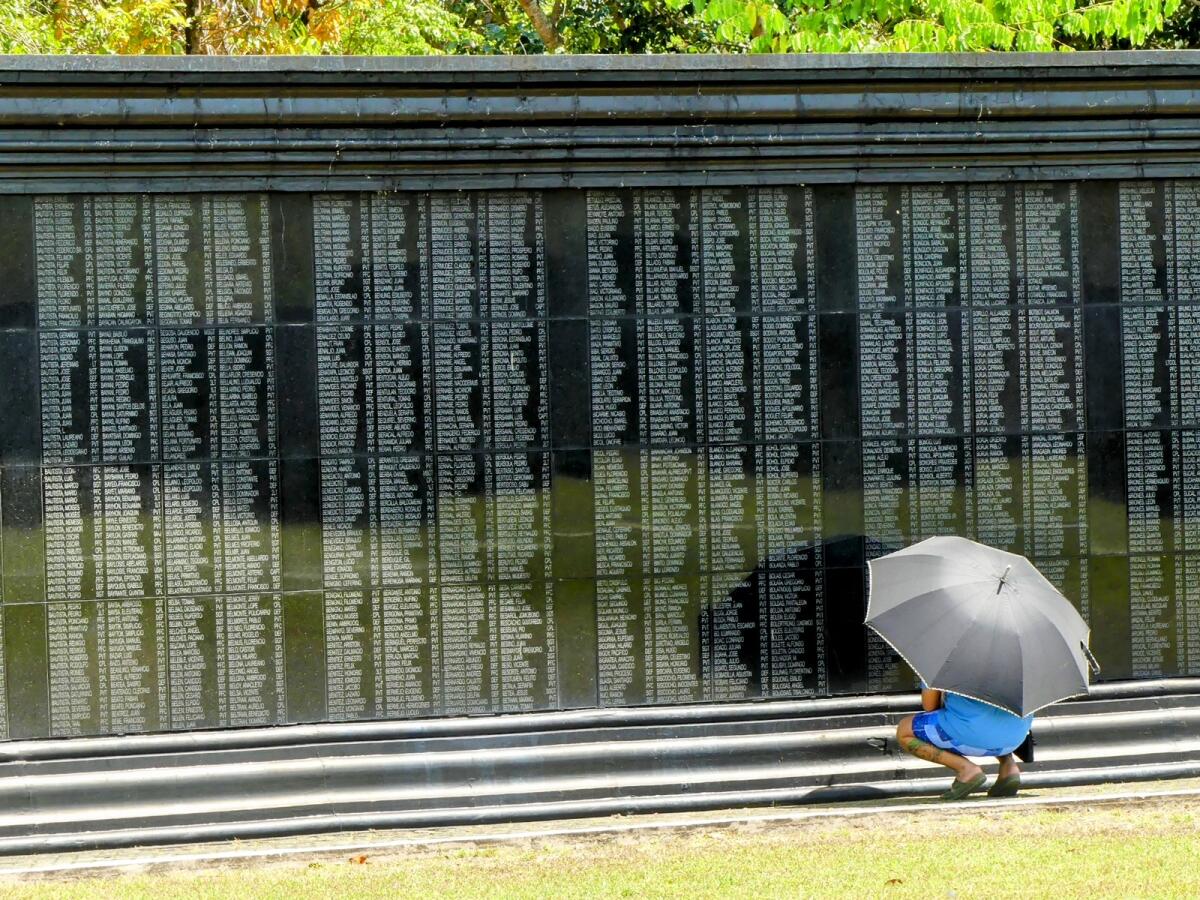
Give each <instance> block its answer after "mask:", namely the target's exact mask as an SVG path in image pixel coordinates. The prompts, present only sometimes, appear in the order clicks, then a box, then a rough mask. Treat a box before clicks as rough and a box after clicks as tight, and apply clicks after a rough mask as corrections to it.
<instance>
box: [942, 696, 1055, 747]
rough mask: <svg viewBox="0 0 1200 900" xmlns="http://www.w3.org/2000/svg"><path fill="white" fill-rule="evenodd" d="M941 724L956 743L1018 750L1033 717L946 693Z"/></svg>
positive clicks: (943, 697)
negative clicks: (1015, 748)
mask: <svg viewBox="0 0 1200 900" xmlns="http://www.w3.org/2000/svg"><path fill="white" fill-rule="evenodd" d="M938 721H939V723H940V724H941V726H942V729H943V730H944V731H945V732H946V734H948V735H950V737H951V738H953V739H954V741H955V743H959V744H963V745H966V746H970V747H1015V746H1017V745H1018V744H1020V743H1021V742H1022V741H1023V740H1025V735H1027V734H1029V727H1030V726H1031V725H1032V724H1033V716H1025V717H1024V718H1022V717H1021V716H1017V715H1014V714H1013V713H1010V712H1009V711H1008V710H1006V709H1000V708H999V707H998V706H989V705H988V704H986V703H981V702H979V701H978V700H972V699H970V698H969V697H960V696H959V695H958V694H951V693H946V692H943V693H942V709H941V715H940V716H939V717H938Z"/></svg>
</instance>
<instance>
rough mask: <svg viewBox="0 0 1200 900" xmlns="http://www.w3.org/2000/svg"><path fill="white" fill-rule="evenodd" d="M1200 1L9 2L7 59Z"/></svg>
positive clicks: (1134, 28) (667, 46)
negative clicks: (27, 55) (10, 56)
mask: <svg viewBox="0 0 1200 900" xmlns="http://www.w3.org/2000/svg"><path fill="white" fill-rule="evenodd" d="M1198 26H1200V0H0V53H110V54H117V53H121V54H154V53H230V54H247V53H263V54H319V53H325V54H362V55H403V54H431V53H544V52H568V53H664V52H679V53H688V52H691V53H711V52H731V53H806V52H845V51H883V50H894V51H973V50H1070V49H1106V48H1129V47H1143V46H1172V45H1174V46H1178V45H1186V44H1188V43H1193V42H1194V40H1195V39H1196V38H1197V36H1200V27H1198Z"/></svg>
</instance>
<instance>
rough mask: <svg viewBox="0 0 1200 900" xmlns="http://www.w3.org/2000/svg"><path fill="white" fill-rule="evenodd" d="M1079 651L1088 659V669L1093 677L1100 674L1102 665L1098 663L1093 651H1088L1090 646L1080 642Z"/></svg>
mask: <svg viewBox="0 0 1200 900" xmlns="http://www.w3.org/2000/svg"><path fill="white" fill-rule="evenodd" d="M1079 649H1081V650H1082V651H1083V655H1084V656H1085V657H1087V663H1088V667H1089V668H1090V669H1091V670H1092V674H1093V675H1099V674H1100V663H1098V662H1096V657H1095V656H1093V655H1092V651H1091V650H1089V649H1088V645H1087V644H1085V643H1084V642H1083V641H1080V642H1079Z"/></svg>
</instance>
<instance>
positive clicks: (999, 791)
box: [988, 772, 1021, 797]
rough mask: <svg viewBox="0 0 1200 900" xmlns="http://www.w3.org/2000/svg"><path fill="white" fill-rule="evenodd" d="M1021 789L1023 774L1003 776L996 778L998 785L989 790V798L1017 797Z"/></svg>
mask: <svg viewBox="0 0 1200 900" xmlns="http://www.w3.org/2000/svg"><path fill="white" fill-rule="evenodd" d="M1020 789H1021V773H1020V772H1016V773H1014V774H1012V775H1002V776H999V777H997V778H996V783H995V784H993V785H992V786H991V787H990V788H989V789H988V796H989V797H1015V796H1017V791H1019V790H1020Z"/></svg>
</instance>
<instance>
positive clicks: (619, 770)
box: [0, 679, 1200, 854]
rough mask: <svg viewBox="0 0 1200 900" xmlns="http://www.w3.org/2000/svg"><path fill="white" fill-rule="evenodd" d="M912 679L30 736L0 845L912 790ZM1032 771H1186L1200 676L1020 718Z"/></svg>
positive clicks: (13, 781)
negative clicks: (508, 711)
mask: <svg viewBox="0 0 1200 900" xmlns="http://www.w3.org/2000/svg"><path fill="white" fill-rule="evenodd" d="M915 706H916V698H915V697H914V696H912V695H902V696H887V697H879V696H875V697H854V698H838V699H831V700H810V701H791V702H783V703H775V702H772V703H749V704H732V705H729V706H691V707H668V708H660V709H625V710H604V711H595V710H589V711H581V712H576V713H546V714H530V715H513V716H491V717H485V718H479V719H453V720H440V721H428V722H387V723H363V724H355V725H309V726H291V727H282V728H274V729H251V730H245V731H232V732H201V733H196V734H189V735H151V736H141V737H131V738H97V739H91V740H87V739H85V740H74V741H70V742H64V741H31V742H24V743H21V744H11V745H8V747H7V750H8V751H9V752H8V755H7V761H5V762H3V763H0V810H3V812H2V813H0V853H5V854H20V853H32V852H42V851H62V850H68V849H85V848H115V847H130V846H138V845H143V844H168V843H186V842H193V841H204V840H225V839H231V838H251V837H267V836H275V835H299V834H318V833H324V832H336V831H345V830H361V829H371V828H396V827H408V828H416V827H431V826H442V825H461V824H467V823H483V822H518V821H533V820H539V819H559V818H573V817H590V816H598V815H610V814H617V813H621V814H630V813H647V812H668V811H679V810H711V809H722V808H733V807H747V806H770V805H793V804H816V803H831V802H845V801H857V800H871V799H888V798H896V797H908V796H929V795H932V794H935V793H938V792H940V791H941V790H942V789H944V782H945V780H946V779H945V775H944V773H943V772H941V770H940V769H938V768H937V767H933V766H930V765H929V764H925V763H921V762H919V761H916V760H914V759H912V758H911V757H908V756H907V755H906V754H903V753H901V752H900V751H899V750H898V749H897V748H896V747H895V742H894V740H892V735H893V730H894V723H895V721H896V720H897V719H898V718H899V717H900V716H901V715H903V714H906V713H907V712H910V711H911V710H913V709H914V708H915ZM1035 735H1036V737H1037V741H1038V743H1037V754H1038V761H1037V762H1036V763H1034V764H1033V765H1031V766H1029V767H1028V768H1027V779H1026V781H1027V783H1028V784H1029V785H1030V786H1052V785H1053V786H1064V785H1081V784H1098V783H1104V782H1108V781H1132V780H1151V779H1155V780H1157V779H1163V778H1177V777H1195V776H1200V679H1177V680H1167V681H1160V682H1140V683H1128V684H1113V685H1105V686H1101V687H1099V688H1098V689H1097V690H1096V691H1095V692H1094V694H1093V695H1092V696H1090V697H1089V698H1087V699H1082V700H1076V701H1069V702H1065V703H1062V704H1058V705H1057V706H1055V707H1052V708H1051V709H1050V710H1048V711H1047V712H1046V714H1044V715H1042V716H1039V718H1038V720H1037V724H1036V726H1035Z"/></svg>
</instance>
